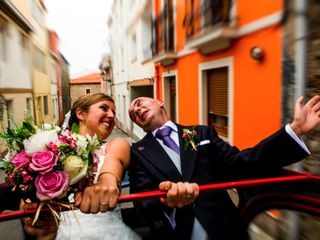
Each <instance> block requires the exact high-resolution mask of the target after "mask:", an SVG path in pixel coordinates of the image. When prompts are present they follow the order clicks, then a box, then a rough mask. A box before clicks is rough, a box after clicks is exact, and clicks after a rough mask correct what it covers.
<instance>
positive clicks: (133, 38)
mask: <svg viewBox="0 0 320 240" xmlns="http://www.w3.org/2000/svg"><path fill="white" fill-rule="evenodd" d="M109 25H110V28H111V31H110V32H111V34H110V35H111V47H110V49H112V53H111V59H112V66H113V68H112V73H113V87H114V99H115V102H116V111H117V127H119V128H121V129H122V130H124V131H126V132H128V133H130V134H131V135H132V136H136V137H142V136H143V135H144V134H145V133H144V132H143V131H142V130H141V129H140V128H139V127H138V126H136V125H135V124H133V123H132V121H131V120H130V118H129V116H128V107H129V104H130V102H131V101H132V100H133V99H135V98H136V97H139V96H150V97H154V96H155V94H154V76H155V70H154V63H153V61H152V49H151V43H152V1H151V0H143V1H130V2H129V1H114V3H113V9H112V16H111V19H109Z"/></svg>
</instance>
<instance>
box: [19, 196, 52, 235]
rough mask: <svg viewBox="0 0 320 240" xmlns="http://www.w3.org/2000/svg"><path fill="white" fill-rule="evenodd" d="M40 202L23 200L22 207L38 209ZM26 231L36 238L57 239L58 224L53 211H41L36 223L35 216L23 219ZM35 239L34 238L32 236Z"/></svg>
mask: <svg viewBox="0 0 320 240" xmlns="http://www.w3.org/2000/svg"><path fill="white" fill-rule="evenodd" d="M38 206H39V204H38V203H26V202H24V201H23V200H21V203H20V209H36V208H38ZM22 222H23V225H24V227H23V228H24V231H25V232H26V233H27V234H28V235H30V236H33V237H34V239H38V240H40V239H42V238H43V239H47V240H48V239H55V237H56V234H57V230H58V226H57V224H56V223H55V221H54V219H53V216H52V214H51V213H41V214H40V215H39V218H38V220H37V221H36V223H35V224H33V225H32V222H33V217H26V218H24V219H22ZM32 239H33V238H32Z"/></svg>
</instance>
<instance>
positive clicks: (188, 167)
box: [177, 125, 198, 181]
mask: <svg viewBox="0 0 320 240" xmlns="http://www.w3.org/2000/svg"><path fill="white" fill-rule="evenodd" d="M177 126H178V136H179V144H180V158H181V170H182V178H183V181H190V180H191V177H192V173H193V171H194V168H195V166H196V162H197V156H198V152H197V151H195V150H193V149H192V148H191V147H190V146H189V147H188V148H185V147H184V146H185V143H184V139H183V138H182V135H183V131H182V129H183V128H186V127H183V126H180V125H177Z"/></svg>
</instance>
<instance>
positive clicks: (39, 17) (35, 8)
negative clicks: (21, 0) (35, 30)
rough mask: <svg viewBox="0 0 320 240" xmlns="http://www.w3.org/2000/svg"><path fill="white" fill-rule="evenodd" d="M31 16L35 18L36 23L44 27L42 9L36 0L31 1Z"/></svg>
mask: <svg viewBox="0 0 320 240" xmlns="http://www.w3.org/2000/svg"><path fill="white" fill-rule="evenodd" d="M31 12H32V16H33V17H34V18H35V19H36V21H37V22H38V24H39V25H40V26H41V27H44V26H45V25H44V24H45V21H44V19H45V18H44V15H43V11H42V9H41V8H40V5H39V3H38V1H32V9H31Z"/></svg>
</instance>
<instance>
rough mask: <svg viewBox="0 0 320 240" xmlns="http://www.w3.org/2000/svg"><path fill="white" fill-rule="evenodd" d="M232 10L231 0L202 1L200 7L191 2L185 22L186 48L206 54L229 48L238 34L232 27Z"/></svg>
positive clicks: (187, 6)
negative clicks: (195, 49)
mask: <svg viewBox="0 0 320 240" xmlns="http://www.w3.org/2000/svg"><path fill="white" fill-rule="evenodd" d="M230 9H231V0H210V1H202V4H201V5H200V6H198V7H195V5H194V1H192V0H191V1H190V2H189V4H188V5H186V15H185V18H184V22H183V25H184V28H185V32H186V48H197V49H199V50H200V51H201V52H202V53H204V54H208V53H212V52H214V51H218V50H221V49H224V48H227V47H228V46H229V45H230V42H231V39H232V38H234V37H235V33H236V32H235V31H234V29H233V28H232V27H231V26H230V22H231V21H230Z"/></svg>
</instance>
